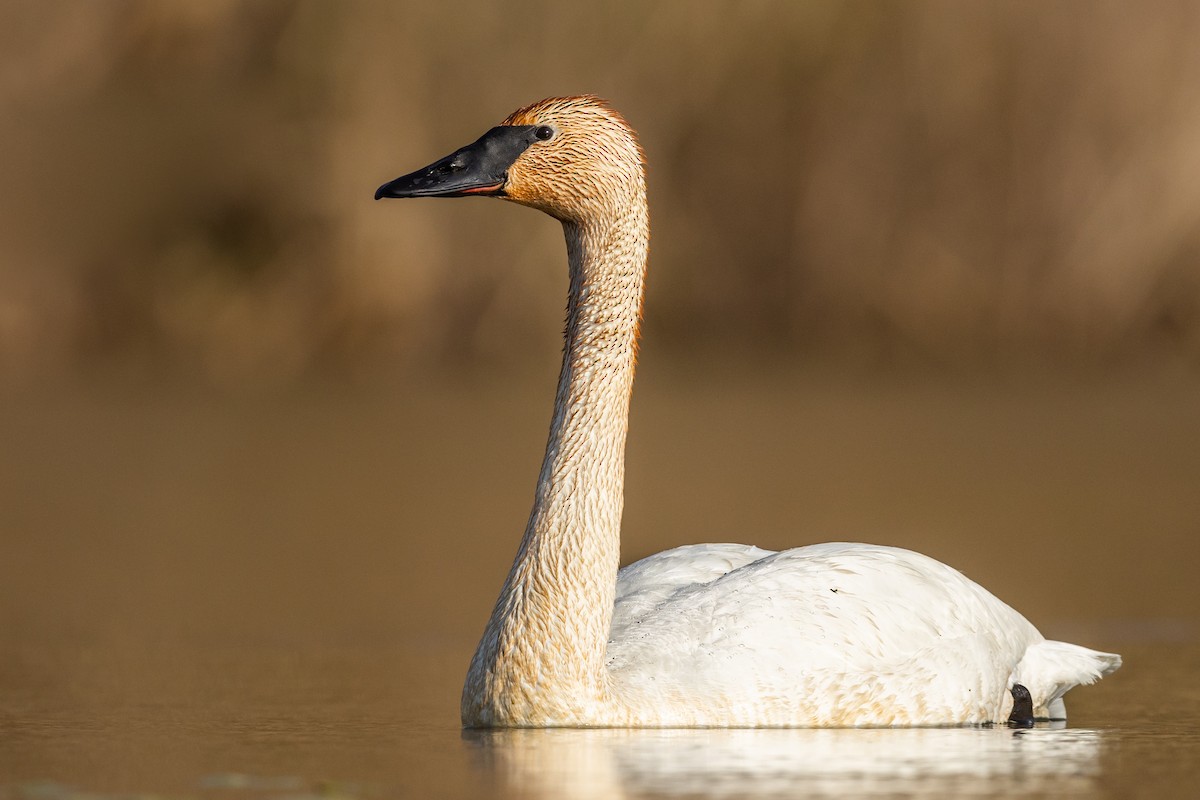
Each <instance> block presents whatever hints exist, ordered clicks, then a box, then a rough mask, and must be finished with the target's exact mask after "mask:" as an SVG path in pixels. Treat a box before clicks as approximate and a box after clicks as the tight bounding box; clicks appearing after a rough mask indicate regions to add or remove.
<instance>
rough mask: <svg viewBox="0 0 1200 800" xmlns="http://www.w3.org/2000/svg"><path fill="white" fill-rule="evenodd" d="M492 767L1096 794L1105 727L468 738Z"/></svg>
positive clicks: (765, 787)
mask: <svg viewBox="0 0 1200 800" xmlns="http://www.w3.org/2000/svg"><path fill="white" fill-rule="evenodd" d="M463 737H464V739H465V740H466V742H467V743H468V746H470V747H473V748H475V749H476V751H477V752H476V753H475V756H476V761H477V763H478V764H479V766H480V768H481V769H482V770H484V771H485V772H487V773H490V774H491V775H490V777H491V778H492V779H493V780H494V781H495V782H497V783H499V784H500V785H501V786H503V787H504V788H505V789H507V790H509V791H511V792H512V793H514V794H519V795H522V796H531V797H545V798H610V797H617V798H619V797H626V796H646V795H650V796H654V795H662V796H690V797H734V796H776V797H791V796H800V795H804V796H817V797H821V796H829V797H844V796H846V795H848V794H859V795H891V796H896V795H910V794H912V795H920V796H947V797H961V796H972V797H987V796H990V795H1007V794H1011V793H1013V792H1022V793H1029V792H1033V793H1048V794H1052V795H1054V796H1061V795H1070V794H1076V793H1083V792H1089V791H1094V790H1095V788H1096V787H1095V782H1096V776H1097V775H1098V773H1099V764H1098V761H1099V754H1100V750H1101V746H1102V744H1103V740H1102V735H1101V733H1100V732H1099V731H1094V730H1083V729H1074V730H1068V729H1065V728H1062V727H1061V726H1060V727H1057V728H1051V727H1039V728H1033V729H1029V730H1010V729H1008V728H999V727H998V728H918V729H903V730H889V729H870V730H860V729H852V730H649V731H645V730H643V731H633V730H511V731H467V732H465V733H464V734H463Z"/></svg>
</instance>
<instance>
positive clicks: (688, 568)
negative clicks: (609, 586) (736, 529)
mask: <svg viewBox="0 0 1200 800" xmlns="http://www.w3.org/2000/svg"><path fill="white" fill-rule="evenodd" d="M774 553H775V551H773V550H763V549H762V548H759V547H754V546H752V545H748V544H692V545H685V546H683V547H676V548H675V549H673V550H665V551H663V552H661V553H656V554H655V555H652V556H648V557H646V558H643V559H642V560H641V561H636V562H634V563H633V564H630V565H629V566H627V567H624V568H623V569H622V570H621V571H620V572H618V573H617V595H616V605H615V607H614V608H613V621H612V631H613V633H612V637H620V636H623V635H624V631H626V630H627V629H628V628H629V626H630V625H634V624H636V621H637V620H639V619H641V618H642V617H644V616H645V615H646V614H647V613H648V612H651V611H653V610H654V609H656V608H658V607H659V606H661V605H662V604H663V602H665V601H666V600H667V599H668V598H670V597H671V596H673V595H674V594H675V593H676V592H678V591H680V590H681V589H686V588H688V587H691V586H695V585H701V584H706V583H710V582H712V581H714V580H716V579H717V578H720V577H721V576H723V575H726V574H728V573H730V572H732V571H733V570H735V569H739V568H741V567H744V566H745V565H747V564H749V563H751V562H754V561H758V560H759V559H761V558H765V557H766V556H770V555H774ZM612 637H610V638H612Z"/></svg>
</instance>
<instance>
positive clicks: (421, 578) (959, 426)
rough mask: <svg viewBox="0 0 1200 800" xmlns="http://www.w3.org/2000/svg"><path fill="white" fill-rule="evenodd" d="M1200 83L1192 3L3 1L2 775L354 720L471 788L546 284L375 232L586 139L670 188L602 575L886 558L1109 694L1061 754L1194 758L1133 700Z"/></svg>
mask: <svg viewBox="0 0 1200 800" xmlns="http://www.w3.org/2000/svg"><path fill="white" fill-rule="evenodd" d="M1197 42H1200V4H1197V3H1195V2H1191V1H1190V0H1178V2H1176V1H1175V0H1148V2H1142V3H1137V4H1128V3H1102V2H1070V1H1068V2H1055V3H1043V2H1020V1H1018V2H972V3H959V2H903V3H902V2H803V3H784V2H739V3H736V4H734V3H720V4H717V3H712V4H702V3H696V2H690V1H689V2H655V3H645V2H604V3H593V4H576V3H561V2H531V1H523V0H516V1H514V2H504V3H483V2H455V3H415V2H414V3H406V2H385V1H384V0H339V1H338V2H334V1H333V0H327V1H324V2H317V1H316V0H97V1H96V2H87V3H80V2H68V1H66V0H16V1H11V0H10V1H9V2H4V3H0V177H2V180H0V186H2V187H3V191H2V192H0V543H2V546H0V654H2V655H4V656H6V657H5V658H0V694H3V696H5V697H6V703H5V704H4V705H3V707H0V730H3V731H7V732H9V733H11V734H12V735H11V736H10V735H9V733H6V734H5V735H6V736H8V742H9V752H10V753H12V754H14V758H12V759H10V760H9V763H10V765H15V766H9V767H7V769H8V770H10V771H20V772H21V773H22V774H28V775H30V776H37V775H63V774H70V773H72V772H74V773H79V774H81V775H83V776H84V777H83V778H81V780H84V779H85V778H87V776H88V775H93V774H94V773H95V771H96V770H100V771H101V772H103V771H104V770H106V769H107V770H109V771H110V772H111V771H112V770H113V769H115V768H116V767H114V766H113V765H121V768H122V769H125V770H127V771H130V770H132V771H134V772H136V771H137V770H139V769H141V770H143V771H152V770H155V769H159V768H160V767H159V766H156V765H158V764H159V761H156V759H159V760H164V763H165V760H169V759H174V760H175V761H173V762H172V763H176V762H177V766H178V765H180V764H181V765H182V766H179V767H178V769H177V770H176V772H177V774H181V775H187V774H193V773H194V772H195V771H196V770H198V769H202V768H203V769H218V770H219V769H229V768H230V767H231V765H233V764H234V763H235V762H237V761H238V759H240V758H241V757H242V756H241V755H239V753H240V752H241V751H239V750H238V749H237V747H235V746H233V745H231V744H230V740H229V739H228V738H227V736H228V730H230V724H232V723H230V720H242V719H248V720H250V722H247V723H246V725H247V726H249V727H248V728H244V729H245V730H251V731H257V730H259V729H258V728H255V727H254V725H255V724H258V723H257V722H255V720H257V721H258V722H261V723H262V725H263V726H265V727H264V728H263V730H275V728H271V726H272V725H277V727H279V728H280V729H287V730H291V728H290V727H289V725H291V723H290V722H288V720H292V721H294V722H295V726H296V729H298V730H299V729H307V728H305V726H307V725H309V724H310V723H311V724H313V725H317V726H318V727H319V724H323V723H321V721H322V720H327V719H329V718H330V717H329V716H328V715H329V714H331V713H335V712H331V711H330V709H341V711H336V713H344V714H345V719H344V720H343V722H344V724H345V725H346V726H347V729H354V730H359V728H358V727H355V726H358V725H359V723H360V722H361V721H362V720H364V719H373V720H375V721H376V722H378V724H379V725H386V724H393V725H395V724H400V725H402V726H405V729H406V730H408V729H411V730H425V729H426V728H422V727H420V726H421V725H434V724H436V725H439V726H442V727H441V728H439V730H443V731H444V732H445V736H446V741H448V742H453V743H454V744H453V745H449V746H448V747H449V749H446V748H443V750H444V752H442V755H440V756H435V755H431V754H430V753H429V752H426V751H423V750H421V749H420V748H419V747H416V746H415V747H416V749H413V750H412V751H411V752H412V753H413V755H411V756H406V757H409V758H410V760H412V761H413V766H414V770H416V771H418V772H420V771H421V770H422V768H423V766H424V763H425V762H426V761H428V760H429V759H431V758H435V757H436V758H442V759H443V761H446V759H450V760H449V761H446V767H445V770H444V771H445V774H447V775H457V774H459V773H461V772H462V769H463V768H462V765H461V764H459V763H458V762H457V761H455V760H454V759H457V758H459V756H457V755H453V754H454V753H457V752H458V751H457V750H456V749H454V747H455V746H457V744H458V740H457V738H456V737H457V702H458V690H459V685H460V681H461V677H462V675H463V673H464V671H465V668H466V662H467V659H468V658H469V656H470V653H471V651H472V649H473V647H474V644H475V639H476V637H477V636H478V633H479V631H480V630H481V629H482V625H483V623H484V621H485V619H486V617H487V614H488V612H489V610H490V608H491V604H492V602H493V600H494V598H495V594H496V592H497V590H498V588H499V586H500V584H501V582H502V580H503V577H504V575H505V573H506V572H507V569H508V566H509V564H510V563H511V557H512V554H513V552H514V551H515V548H516V543H517V540H518V538H519V536H520V532H521V530H522V528H523V525H524V523H525V519H526V516H527V514H528V511H529V504H530V501H531V499H532V492H533V487H534V481H535V479H536V475H537V469H538V465H539V463H540V458H541V452H542V448H543V447H544V444H545V435H546V426H547V423H548V420H549V417H550V405H551V402H552V400H553V389H552V387H553V384H554V380H555V376H556V374H557V370H558V359H559V353H560V350H561V346H562V342H561V330H562V328H561V326H562V314H563V307H564V299H563V298H564V294H565V290H566V274H565V251H564V246H563V243H562V233H561V229H560V226H559V225H558V224H557V223H555V222H554V221H553V220H550V219H548V218H546V217H543V216H541V215H539V214H537V213H535V212H532V211H530V210H529V209H525V208H520V207H517V206H513V205H509V204H505V203H500V202H494V201H485V200H475V199H472V200H460V201H456V202H433V201H430V202H397V201H393V202H381V203H376V202H373V201H372V199H371V198H372V194H373V192H374V190H375V188H376V187H377V186H378V185H380V184H381V183H383V182H384V181H387V180H390V179H392V178H394V177H396V176H398V175H400V174H403V173H406V172H409V171H411V170H413V169H416V168H418V167H420V166H423V165H425V164H428V163H429V162H430V161H432V160H434V159H436V158H439V157H441V156H443V155H445V154H447V153H449V152H451V151H452V150H454V149H455V148H457V147H459V146H461V145H464V144H466V143H468V142H470V141H473V140H474V139H475V138H476V137H478V136H479V135H480V134H481V133H482V132H484V131H485V130H487V129H488V128H489V127H491V126H492V125H494V124H496V123H497V122H499V121H500V120H502V119H503V118H504V117H505V116H506V115H507V114H508V113H509V112H510V111H512V110H514V109H515V108H517V107H519V106H522V105H525V104H527V103H529V102H532V101H534V100H537V99H539V98H542V97H546V96H550V95H556V94H573V93H581V92H592V93H596V94H599V95H601V96H604V97H607V98H608V99H609V100H610V101H611V102H612V103H613V105H614V106H615V107H616V108H617V109H619V110H620V111H621V112H622V113H623V114H624V115H625V116H626V117H627V118H628V119H629V120H630V122H631V123H632V124H633V126H634V127H635V128H636V129H637V130H638V131H639V133H640V135H641V137H642V142H643V145H644V147H645V150H646V153H647V158H648V162H649V177H650V203H651V223H652V230H653V235H652V246H651V265H650V273H649V289H648V296H647V304H646V313H647V317H646V325H645V328H644V331H645V340H644V343H643V349H642V357H641V361H640V367H639V374H638V391H637V393H636V396H635V398H634V401H633V416H632V420H631V436H630V449H629V458H628V472H627V478H628V490H627V503H626V515H625V536H624V541H623V552H624V557H625V561H630V560H632V559H634V558H637V557H640V556H643V555H646V554H648V553H650V552H654V551H656V550H659V549H662V548H665V547H670V546H673V545H677V544H682V543H685V542H694V541H744V542H749V543H754V544H758V545H760V546H763V547H772V548H779V547H788V546H793V545H798V544H804V543H809V542H814V541H823V540H830V539H848V540H868V541H875V542H879V543H883V544H894V545H900V546H904V547H909V548H912V549H916V550H920V551H923V552H926V553H928V554H930V555H932V556H934V557H936V558H939V559H942V560H944V561H946V562H948V563H950V564H952V565H954V566H956V567H958V568H960V569H962V570H963V571H965V572H966V573H967V574H968V575H970V576H971V577H973V578H975V579H977V580H978V581H980V582H981V583H983V584H984V585H986V586H987V587H988V588H990V589H991V590H992V591H994V592H995V593H996V594H997V595H999V596H1000V597H1001V598H1003V599H1005V600H1006V601H1008V602H1010V603H1011V604H1012V605H1014V606H1015V607H1016V608H1017V609H1018V610H1020V611H1022V612H1024V613H1026V614H1027V615H1028V616H1029V617H1030V618H1031V619H1032V620H1033V621H1034V622H1035V623H1036V624H1037V625H1038V626H1039V627H1040V628H1041V629H1042V630H1043V632H1045V633H1046V634H1047V635H1048V636H1051V637H1057V638H1067V639H1075V640H1078V641H1080V642H1081V643H1085V644H1088V645H1090V646H1094V647H1098V648H1102V649H1115V650H1120V651H1122V652H1123V653H1125V654H1126V656H1127V662H1126V663H1127V665H1126V667H1125V668H1124V669H1123V670H1122V671H1121V672H1120V673H1118V674H1117V675H1115V676H1113V677H1112V678H1110V679H1106V680H1105V681H1104V682H1103V683H1102V684H1101V685H1100V686H1098V687H1092V688H1090V689H1089V690H1087V691H1080V692H1078V693H1077V695H1076V694H1073V695H1072V700H1071V708H1072V714H1073V717H1072V719H1073V721H1074V720H1078V721H1080V724H1083V725H1085V726H1086V725H1088V724H1089V722H1090V723H1091V724H1104V721H1108V722H1111V723H1112V724H1114V725H1116V724H1122V723H1123V722H1124V721H1125V720H1127V719H1129V716H1128V715H1129V714H1130V713H1131V712H1130V709H1131V708H1136V709H1141V710H1143V711H1144V712H1145V713H1146V714H1147V715H1149V716H1150V717H1152V718H1153V719H1155V720H1156V721H1159V720H1162V719H1165V718H1166V716H1168V715H1170V714H1176V715H1178V714H1183V713H1184V711H1182V710H1181V709H1184V710H1186V709H1188V708H1190V709H1192V711H1190V712H1187V713H1192V714H1193V715H1194V714H1195V713H1197V712H1196V711H1195V710H1196V708H1197V705H1198V704H1200V700H1198V699H1197V697H1196V695H1195V693H1194V691H1193V692H1192V694H1191V695H1189V697H1190V698H1191V699H1190V700H1185V699H1181V697H1176V698H1175V699H1172V700H1169V701H1168V700H1163V699H1161V695H1160V694H1159V692H1158V689H1159V688H1160V687H1164V686H1180V687H1182V688H1181V689H1180V691H1185V690H1187V691H1192V690H1190V689H1188V687H1190V686H1191V683H1190V682H1189V681H1187V680H1179V681H1177V680H1175V678H1173V677H1171V675H1174V674H1176V673H1171V674H1167V673H1164V672H1154V671H1153V670H1154V668H1155V667H1156V665H1162V664H1171V665H1173V666H1172V667H1171V668H1172V669H1175V670H1176V672H1177V673H1178V674H1179V675H1194V674H1195V671H1196V669H1200V660H1198V659H1200V648H1198V647H1197V646H1196V642H1197V638H1198V636H1200V633H1198V631H1200V589H1198V587H1197V585H1196V580H1195V566H1196V564H1197V563H1200V491H1198V489H1200V47H1197ZM272 648H274V649H272ZM1189 648H1190V649H1189ZM264 652H265V653H266V655H264ZM248 653H252V654H253V655H252V656H251V655H247V654H248ZM331 653H332V655H331ZM10 654H11V656H12V657H8V656H9V655H10ZM214 659H215V661H214ZM1172 659H1174V660H1172ZM314 665H315V666H314ZM322 670H324V671H323V672H322ZM1155 697H1159V698H1160V699H1159V700H1158V701H1155V700H1154V698H1155ZM214 698H215V700H214ZM1156 702H1158V703H1159V704H1158V705H1155V703H1156ZM1189 702H1190V703H1191V705H1190V706H1189V705H1188V703H1189ZM322 703H328V704H330V705H321V704H322ZM338 703H341V705H337V704H338ZM164 708H166V709H170V710H171V711H170V713H167V714H165V715H164V711H163V709H164ZM81 709H82V710H81ZM201 709H206V710H205V711H202V710H201ZM211 709H217V710H216V711H211ZM414 709H415V710H414ZM1147 709H1148V710H1147ZM206 713H213V714H217V717H216V718H215V720H213V721H212V724H211V725H207V724H206V723H204V722H203V721H201V722H196V724H195V725H193V726H192V727H190V728H189V727H187V726H186V725H185V726H183V727H181V728H179V729H172V730H171V732H170V735H169V736H163V735H162V733H163V729H162V727H161V726H162V724H164V723H162V722H161V720H163V719H175V718H176V717H173V716H172V715H173V714H174V715H177V718H178V719H183V720H192V721H195V720H201V719H202V718H203V714H206ZM222 714H225V715H226V716H221V715H222ZM6 715H7V716H6ZM189 715H193V716H189ZM296 715H298V721H296V720H297V716H296ZM371 715H375V716H371ZM93 719H101V720H109V722H105V723H104V724H100V723H96V724H94V725H93V724H92V722H91V721H89V720H93ZM203 719H207V718H203ZM339 719H341V718H339ZM29 720H41V722H38V723H37V724H38V725H42V726H43V727H41V728H37V727H36V726H35V727H34V728H29V727H28V721H29ZM80 720H83V721H82V722H81V721H80ZM279 720H284V722H278V721H279ZM347 720H348V721H347ZM397 720H398V721H399V722H397ZM413 720H417V722H413ZM1097 720H1100V722H1097ZM189 724H190V723H189ZM238 724H240V722H239V723H238ZM330 724H332V723H330ZM339 724H342V723H339ZM1182 724H1183V723H1181V725H1182ZM4 725H7V726H8V727H4ZM23 725H25V726H26V727H22V726H23ZM1187 725H1190V726H1191V728H1190V729H1191V730H1194V729H1195V726H1194V724H1192V723H1191V722H1187ZM72 726H75V727H72ZM414 726H415V727H414ZM1185 727H1186V726H1185ZM233 729H234V730H243V728H237V727H236V726H234V728H233ZM38 730H46V731H50V732H52V733H54V734H55V735H54V736H48V737H41V735H40V734H38V733H37V731H38ZM362 730H364V731H368V733H369V730H370V729H367V728H363V729H362ZM21 731H33V732H32V733H29V734H28V735H27V736H25V738H21ZM188 731H190V733H189V732H188ZM72 735H73V736H75V738H74V739H71V738H70V737H71V736H72ZM250 735H251V734H247V736H250ZM255 735H257V734H255ZM363 735H368V734H367V733H364V734H363ZM64 736H65V737H66V739H64V738H63V737H64ZM121 736H124V737H132V738H125V739H122V738H120V737H121ZM14 737H15V738H14ZM114 737H116V738H114ZM139 737H140V738H139ZM268 738H269V737H267V736H266V735H265V734H264V737H263V739H262V740H263V741H266V740H267V739H268ZM198 740H199V744H197V741H198ZM64 741H69V742H73V743H74V744H73V745H72V746H70V747H64V746H62V742H64ZM305 741H310V742H316V744H314V745H313V746H314V747H320V746H323V745H322V744H321V742H323V741H324V740H321V739H319V738H318V739H311V740H305ZM51 742H54V743H56V744H57V745H58V746H55V745H54V744H51ZM113 742H117V744H113ZM169 742H173V743H174V744H170V745H169V744H168V743H169ZM122 743H123V744H122ZM235 744H236V743H235ZM168 746H170V747H174V748H175V749H174V750H172V751H170V753H165V752H163V751H162V750H161V749H156V748H165V747H168ZM118 747H119V748H122V749H120V750H113V749H112V748H118ZM356 747H357V745H355V747H347V748H346V750H345V752H342V753H340V754H333V755H330V754H329V753H325V754H324V756H319V757H318V756H314V758H316V759H317V761H315V762H314V763H318V762H320V758H323V757H325V756H328V759H331V760H329V761H328V762H327V763H328V764H333V763H334V762H336V761H337V759H342V761H341V762H337V763H338V764H340V766H336V768H335V767H334V766H329V767H328V769H327V772H328V773H331V774H356V773H355V770H357V769H359V768H360V767H361V766H362V765H361V763H360V762H359V761H356V759H357V758H359V756H358V755H357V752H358V751H357V750H356ZM105 748H109V749H105ZM130 753H137V754H138V756H137V757H136V758H132V757H130V755H129V754H130ZM447 753H450V754H451V755H447ZM1164 753H1167V751H1164ZM156 754H157V755H156ZM273 757H275V758H276V760H277V761H278V762H282V763H285V764H286V762H287V760H288V759H289V758H292V757H293V756H292V752H291V751H287V750H283V751H280V752H278V753H276V754H275V756H273ZM391 757H392V756H391V755H388V756H386V757H384V756H381V757H380V761H379V764H380V765H382V764H385V763H390V762H389V761H387V759H388V758H391ZM264 758H265V759H266V760H267V761H268V762H269V761H270V757H268V756H264ZM1163 758H1164V759H1166V758H1167V755H1164V756H1163ZM206 760H207V761H206ZM1170 760H1173V761H1179V762H1181V763H1182V762H1188V761H1189V760H1188V759H1186V758H1183V757H1179V758H1175V757H1173V756H1172V757H1171V759H1170ZM200 762H205V766H203V767H201V766H197V765H198V764H199V763H200ZM439 763H441V762H439ZM1122 763H1123V764H1124V765H1125V766H1124V767H1122V769H1129V770H1136V768H1137V767H1138V764H1140V763H1141V758H1140V757H1139V758H1132V757H1131V758H1129V759H1127V760H1126V761H1125V762H1122ZM139 765H140V766H139ZM278 768H279V769H288V768H289V767H287V766H279V767H278ZM162 769H163V770H166V769H167V768H166V767H162ZM189 769H190V770H192V772H188V770H189ZM89 770H92V771H93V772H89ZM0 774H2V772H0ZM104 774H108V773H104ZM173 774H175V773H173ZM268 774H271V773H268ZM110 778H111V780H110V781H109V783H110V784H112V785H114V786H124V787H126V788H143V789H144V788H152V787H153V786H155V785H161V784H162V782H156V781H153V780H125V779H123V778H121V777H120V776H119V775H116V776H114V775H110ZM93 783H95V781H93ZM167 783H170V781H167ZM89 785H91V784H89ZM0 790H2V786H0ZM2 793H3V792H2V791H0V794H2ZM468 794H469V793H468ZM414 796H415V795H414Z"/></svg>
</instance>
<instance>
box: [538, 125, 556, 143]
mask: <svg viewBox="0 0 1200 800" xmlns="http://www.w3.org/2000/svg"><path fill="white" fill-rule="evenodd" d="M533 135H534V136H536V137H537V138H538V139H541V140H542V141H543V142H544V141H547V140H548V139H550V137H552V136H553V135H554V128H551V127H550V126H549V125H539V126H538V129H537V130H536V131H534V132H533Z"/></svg>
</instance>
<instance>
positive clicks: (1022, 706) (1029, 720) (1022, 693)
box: [1008, 683, 1033, 728]
mask: <svg viewBox="0 0 1200 800" xmlns="http://www.w3.org/2000/svg"><path fill="white" fill-rule="evenodd" d="M1011 691H1012V696H1013V707H1012V713H1011V714H1009V715H1008V726H1009V727H1010V728H1032V727H1033V697H1031V696H1030V694H1029V690H1028V689H1026V688H1025V687H1024V686H1022V685H1021V684H1019V683H1014V684H1013V686H1012V689H1011Z"/></svg>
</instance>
